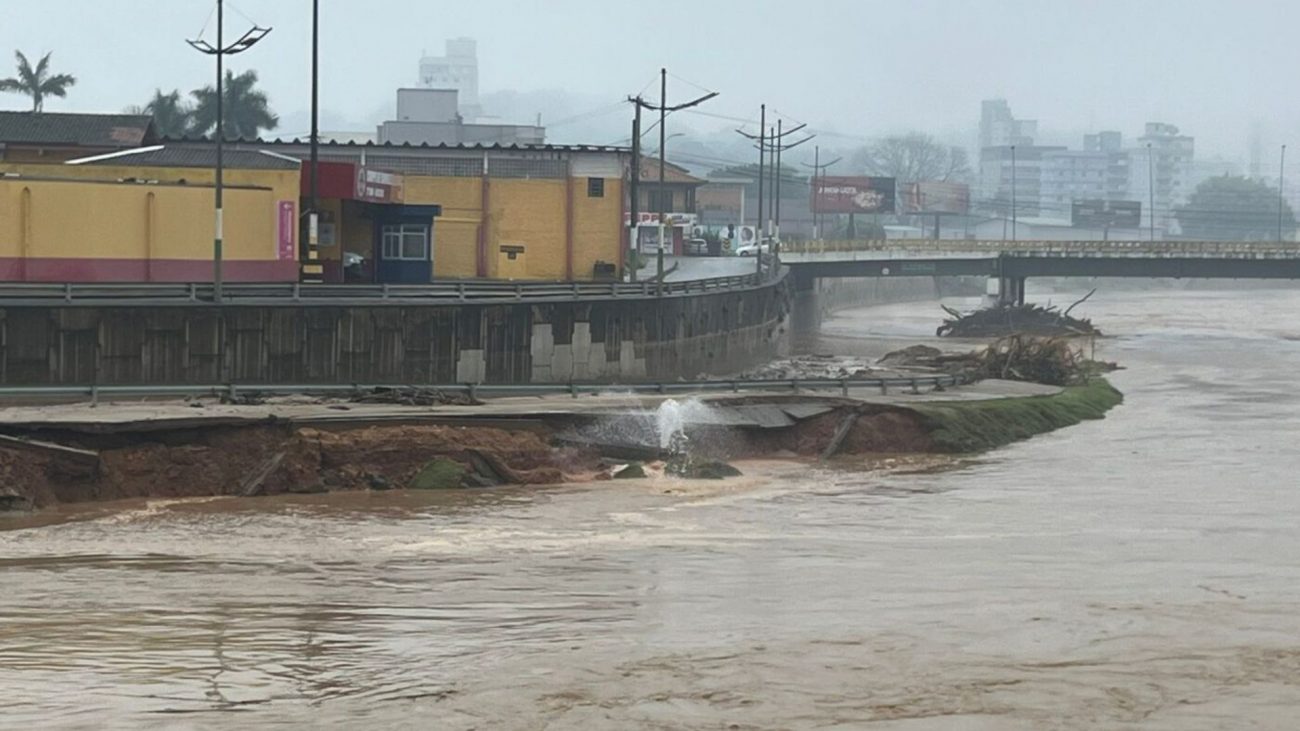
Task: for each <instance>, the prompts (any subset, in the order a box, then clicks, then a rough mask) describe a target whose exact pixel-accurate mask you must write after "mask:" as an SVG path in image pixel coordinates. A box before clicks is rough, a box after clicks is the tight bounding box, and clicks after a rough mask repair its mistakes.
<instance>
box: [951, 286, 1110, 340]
mask: <svg viewBox="0 0 1300 731" xmlns="http://www.w3.org/2000/svg"><path fill="white" fill-rule="evenodd" d="M1096 291H1097V290H1095V289H1094V290H1093V291H1092V292H1089V293H1088V294H1087V295H1085V296H1084V297H1083V298H1082V299H1080V300H1079V301H1077V302H1075V303H1074V304H1072V305H1070V306H1069V307H1068V308H1067V309H1066V310H1065V311H1064V312H1062V311H1060V310H1059V309H1057V308H1056V307H1054V306H1051V305H1048V306H1042V305H1030V304H1026V305H998V306H996V307H989V308H986V309H982V310H975V311H974V312H958V311H957V310H954V309H953V308H951V307H948V306H946V305H940V307H943V310H944V312H946V313H947V314H948V318H947V319H946V320H944V321H943V324H942V325H940V326H939V329H938V330H937V331H936V332H935V334H936V335H938V336H939V337H958V338H996V337H1003V336H1006V335H1012V334H1022V335H1037V336H1046V337H1072V336H1096V335H1101V331H1100V330H1098V329H1097V328H1096V327H1095V326H1094V325H1093V324H1092V321H1091V320H1084V319H1079V318H1076V317H1071V316H1070V313H1071V312H1073V311H1074V308H1076V307H1078V306H1079V305H1081V304H1083V303H1084V302H1087V301H1088V299H1089V298H1091V297H1092V295H1093V294H1094V293H1095V292H1096Z"/></svg>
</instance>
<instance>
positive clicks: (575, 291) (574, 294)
mask: <svg viewBox="0 0 1300 731" xmlns="http://www.w3.org/2000/svg"><path fill="white" fill-rule="evenodd" d="M580 296H581V295H579V294H578V283H577V282H574V283H573V298H574V299H578V297H580Z"/></svg>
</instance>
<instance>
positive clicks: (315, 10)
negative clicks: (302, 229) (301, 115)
mask: <svg viewBox="0 0 1300 731" xmlns="http://www.w3.org/2000/svg"><path fill="white" fill-rule="evenodd" d="M319 175H320V0H312V2H311V210H310V211H309V212H308V214H307V252H306V254H307V260H308V261H309V262H311V263H313V264H314V263H316V260H317V258H318V257H319V247H320V189H319V183H318V176H319Z"/></svg>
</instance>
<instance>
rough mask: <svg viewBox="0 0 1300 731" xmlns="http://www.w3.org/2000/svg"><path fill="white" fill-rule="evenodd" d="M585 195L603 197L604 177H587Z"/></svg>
mask: <svg viewBox="0 0 1300 731" xmlns="http://www.w3.org/2000/svg"><path fill="white" fill-rule="evenodd" d="M587 197H588V198H604V197H605V179H604V178H587Z"/></svg>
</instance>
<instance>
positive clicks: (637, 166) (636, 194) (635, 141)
mask: <svg viewBox="0 0 1300 731" xmlns="http://www.w3.org/2000/svg"><path fill="white" fill-rule="evenodd" d="M640 99H641V97H637V98H636V99H635V100H634V101H636V102H639V101H640ZM633 106H634V107H635V108H636V115H635V116H633V117H632V179H631V182H630V183H629V193H630V195H631V202H630V204H629V206H628V211H629V213H630V218H629V219H628V228H627V242H628V243H627V246H628V250H629V251H630V252H634V253H635V255H636V259H635V260H634V261H633V262H632V264H633V266H632V267H631V270H632V271H631V277H630V278H631V280H632V281H633V282H635V281H637V265H639V264H640V263H641V245H640V244H641V242H640V238H641V237H640V236H639V235H638V234H639V233H640V231H641V229H640V227H639V224H640V221H641V104H639V103H636V104H633ZM629 258H630V257H629Z"/></svg>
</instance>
